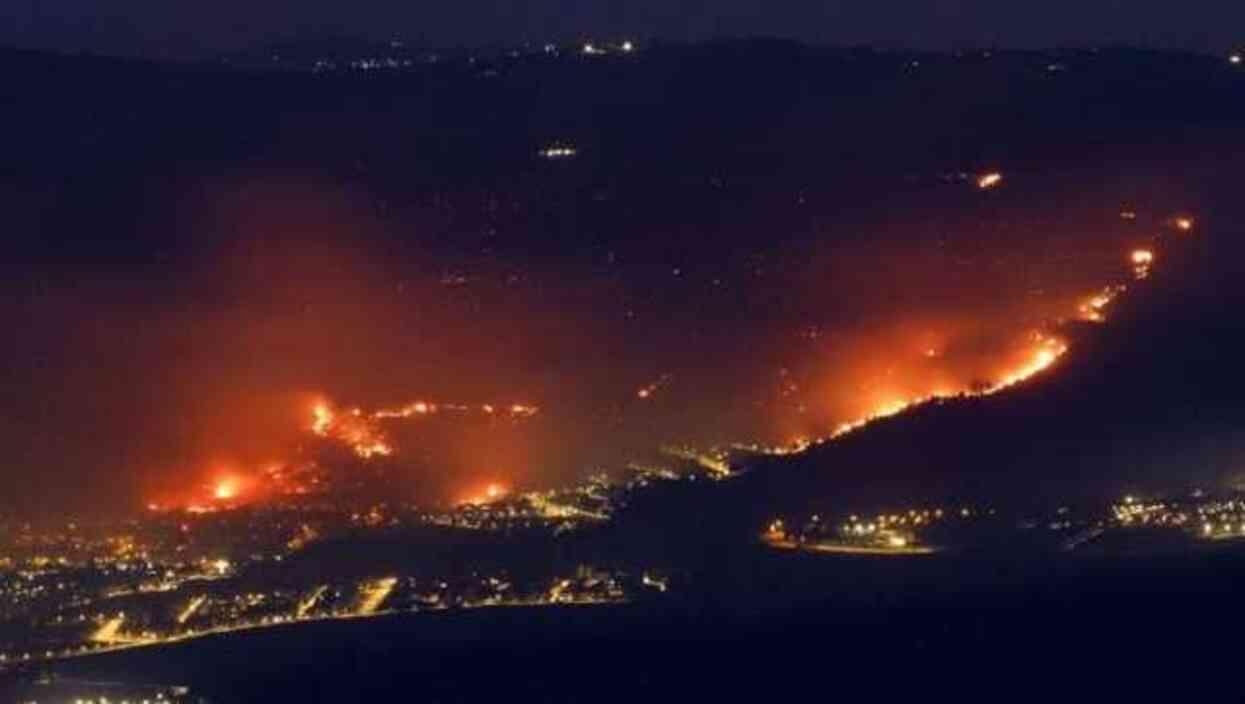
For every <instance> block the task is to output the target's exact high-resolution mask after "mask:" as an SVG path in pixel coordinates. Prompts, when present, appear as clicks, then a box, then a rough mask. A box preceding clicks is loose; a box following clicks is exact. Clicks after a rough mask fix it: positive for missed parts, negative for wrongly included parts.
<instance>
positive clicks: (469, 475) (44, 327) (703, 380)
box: [14, 171, 1188, 508]
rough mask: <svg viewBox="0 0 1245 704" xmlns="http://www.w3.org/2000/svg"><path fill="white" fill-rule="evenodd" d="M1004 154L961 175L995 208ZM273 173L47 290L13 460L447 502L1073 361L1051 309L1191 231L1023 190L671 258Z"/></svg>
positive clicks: (212, 190)
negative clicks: (401, 208)
mask: <svg viewBox="0 0 1245 704" xmlns="http://www.w3.org/2000/svg"><path fill="white" fill-rule="evenodd" d="M1008 173H1009V175H1008V179H1007V181H1006V185H1005V186H1001V187H999V188H997V189H995V190H994V191H992V192H991V193H989V194H983V193H979V192H978V191H977V189H973V188H968V189H962V190H966V191H968V192H970V193H971V194H972V196H973V197H977V198H981V199H988V200H989V201H990V202H991V203H995V202H1002V199H1004V198H1006V197H1007V196H1008V194H1009V193H1011V192H1012V191H1013V189H1015V188H1017V187H1018V186H1017V182H1018V180H1019V177H1014V176H1013V175H1012V173H1011V172H1010V171H1009V172H1008ZM259 181H264V182H281V181H282V179H281V178H278V177H273V176H272V175H266V176H265V178H263V179H245V178H243V179H241V180H234V181H230V180H229V179H222V182H221V183H218V184H208V185H205V186H202V187H201V188H199V189H198V190H197V191H195V193H197V195H196V196H194V197H193V198H188V200H187V202H186V203H184V204H181V205H180V207H179V211H178V212H179V217H180V218H181V219H182V220H181V221H179V222H178V223H177V224H178V227H172V228H170V229H171V230H173V231H176V232H188V233H191V234H187V235H185V237H186V238H187V239H188V241H190V242H191V243H192V244H190V245H185V247H186V248H192V250H193V251H190V252H189V254H185V257H186V260H185V261H186V262H190V263H191V264H193V265H187V264H185V262H181V263H179V261H178V260H176V258H174V259H172V260H169V261H168V262H165V263H163V264H162V265H161V266H163V267H165V270H163V271H162V272H161V273H160V274H159V275H158V276H157V275H153V276H152V277H150V278H151V279H160V277H161V276H163V277H164V278H163V279H160V280H156V281H154V282H152V281H139V280H137V279H133V278H124V277H116V278H115V279H114V278H109V277H106V276H97V277H95V278H93V279H83V280H81V281H76V282H75V283H74V285H73V286H72V287H70V286H68V285H66V286H64V287H62V288H58V289H54V290H53V291H52V292H51V293H49V294H48V295H47V296H45V297H44V298H42V299H40V300H39V301H37V302H36V304H32V307H33V309H34V310H36V311H37V313H38V315H32V316H30V322H28V323H27V324H25V327H24V328H22V329H24V330H26V331H27V332H26V334H25V335H24V336H23V337H22V338H21V339H19V341H18V342H19V344H22V345H25V346H26V347H28V348H30V349H31V350H33V351H34V352H32V353H31V355H29V356H30V357H31V358H38V359H40V360H42V363H44V364H46V366H47V370H40V369H35V370H33V372H32V373H31V374H28V375H27V376H29V377H30V381H28V382H27V381H22V382H21V383H23V384H29V386H30V388H32V389H38V390H39V395H38V398H40V399H41V400H40V403H39V404H38V405H36V406H32V408H31V409H26V410H25V413H26V414H27V416H26V418H27V419H26V420H25V421H23V424H22V425H21V426H19V427H18V429H17V430H15V431H14V433H16V435H15V437H18V438H24V440H23V442H26V443H27V445H25V446H24V447H26V448H27V449H25V450H23V451H22V452H20V453H19V454H18V456H17V457H16V458H15V460H14V461H16V462H21V463H24V464H27V465H30V466H52V467H54V468H59V469H57V470H56V471H54V472H51V473H50V474H49V476H53V477H58V480H57V482H58V483H59V484H62V485H66V486H78V485H80V486H82V487H83V488H82V489H81V494H82V497H81V498H84V499H87V500H86V501H85V502H86V503H90V501H89V499H90V497H91V494H92V491H88V490H87V489H86V488H85V487H87V486H90V487H92V490H97V489H100V488H101V487H102V491H104V492H106V495H107V496H108V497H109V502H112V503H115V504H117V505H118V506H125V505H130V506H132V505H135V504H136V503H140V502H141V503H142V504H147V503H152V504H155V505H156V506H159V507H168V506H188V505H194V506H200V507H203V508H213V507H215V508H221V507H224V506H232V505H247V504H251V503H253V502H257V501H264V500H267V499H268V498H269V497H271V496H282V495H291V494H300V493H310V492H315V491H317V490H318V487H319V486H320V485H319V484H317V483H316V482H319V481H321V476H322V474H324V473H325V472H328V471H335V470H342V471H343V472H346V473H351V472H353V473H357V474H363V473H367V472H371V471H381V470H383V471H385V472H388V473H389V475H390V476H392V477H393V478H394V480H395V481H396V483H397V485H398V486H399V487H400V488H401V491H400V492H397V493H395V497H394V498H395V500H396V499H398V498H410V499H412V500H416V501H420V502H427V503H440V504H450V503H456V502H461V501H464V500H467V499H474V498H480V497H484V498H486V499H488V498H490V496H489V490H488V487H489V486H490V485H496V486H497V487H500V490H501V491H503V492H505V491H512V490H513V491H521V490H525V489H527V488H529V487H538V486H549V485H554V484H559V483H562V482H565V481H568V480H571V479H574V478H578V477H582V476H584V475H585V474H587V473H590V472H596V471H601V470H607V471H608V470H613V469H617V468H620V467H623V466H625V465H626V464H627V463H628V462H631V461H636V460H644V459H646V458H650V457H651V456H652V454H653V453H654V452H655V451H656V449H657V448H660V447H662V446H663V445H667V444H679V443H686V444H690V445H694V446H698V447H707V446H710V445H726V444H731V443H736V442H741V443H748V442H761V443H767V444H788V443H791V442H794V441H795V440H797V439H799V438H815V437H825V436H826V435H828V434H830V433H832V432H833V431H834V429H836V428H838V427H841V426H842V425H843V424H845V423H851V422H853V421H856V420H859V419H861V418H867V417H870V416H874V415H877V414H879V413H885V412H889V411H893V410H895V409H899V408H902V407H903V406H904V405H905V404H907V403H910V402H912V401H913V400H916V399H921V398H926V397H930V396H940V395H951V394H957V393H963V392H965V391H973V390H982V389H988V388H991V387H995V386H997V385H999V384H1002V383H1005V382H1007V381H1008V380H1010V379H1013V378H1014V377H1015V376H1016V375H1017V374H1018V373H1022V372H1025V371H1026V370H1031V369H1033V368H1034V367H1035V366H1044V365H1046V364H1049V363H1051V362H1052V361H1053V356H1052V355H1054V356H1057V354H1055V353H1054V351H1053V350H1054V349H1055V348H1054V347H1052V345H1053V344H1055V343H1052V342H1051V341H1050V340H1051V339H1052V338H1051V337H1049V335H1050V334H1052V332H1053V330H1052V328H1051V323H1052V321H1055V320H1058V319H1074V318H1079V319H1084V320H1099V319H1103V318H1106V319H1109V317H1110V313H1111V307H1112V306H1113V305H1115V304H1114V303H1112V299H1114V298H1116V297H1117V296H1118V294H1119V290H1118V289H1116V288H1115V287H1116V286H1118V285H1119V284H1120V283H1122V282H1128V281H1129V280H1130V279H1131V278H1132V274H1133V273H1134V272H1133V271H1132V269H1131V267H1133V266H1135V265H1138V264H1139V263H1138V262H1136V261H1134V260H1132V259H1130V256H1132V255H1130V254H1129V253H1130V252H1131V250H1132V249H1140V248H1139V247H1137V245H1138V244H1141V243H1145V242H1146V240H1145V239H1144V238H1142V237H1141V236H1139V231H1138V229H1136V228H1139V227H1141V226H1142V224H1143V223H1149V224H1153V223H1158V224H1159V226H1160V227H1161V226H1162V225H1163V223H1168V222H1171V223H1174V224H1172V225H1169V226H1168V227H1169V228H1170V229H1174V230H1177V231H1180V232H1183V231H1184V228H1183V227H1182V226H1181V225H1180V224H1179V221H1172V220H1171V214H1170V213H1171V212H1172V211H1167V212H1164V213H1161V214H1153V213H1150V214H1147V213H1146V212H1145V211H1144V210H1143V209H1142V208H1141V207H1140V206H1139V205H1138V206H1130V208H1135V209H1136V210H1137V211H1138V213H1139V215H1138V216H1137V218H1136V219H1135V220H1126V219H1122V218H1120V217H1119V210H1120V203H1121V202H1122V199H1121V198H1110V199H1103V202H1102V203H1100V204H1096V207H1095V209H1094V210H1092V211H1084V210H1080V209H1071V210H1069V212H1068V213H1066V214H1064V215H1062V216H1061V217H1063V220H1062V221H1054V222H1053V221H1052V218H1053V217H1054V216H1052V215H1051V214H1050V213H1049V212H1047V213H1042V214H1041V217H1040V218H1039V217H1035V218H1034V219H1033V221H1032V222H1030V221H1027V220H1025V219H1024V217H1025V215H1026V214H1031V211H1030V210H1027V208H1030V207H1031V206H1029V205H1027V204H1026V205H1023V206H1018V207H1019V208H1020V209H1019V210H1010V211H1006V217H1004V216H1001V215H1000V216H993V215H991V213H988V212H987V213H983V212H980V211H978V210H972V209H969V210H968V213H969V214H968V215H964V214H957V215H955V216H954V217H953V216H945V217H943V218H942V219H938V218H931V217H929V213H927V212H922V211H914V212H913V214H912V215H911V216H908V215H905V216H904V217H905V221H904V222H895V221H894V218H895V217H898V216H896V215H894V214H895V213H902V212H904V209H903V207H902V204H890V203H888V204H887V205H886V207H885V208H879V211H881V212H880V213H879V214H877V215H876V216H875V219H873V220H870V221H866V222H852V223H846V224H843V223H839V222H837V221H834V220H833V219H832V216H831V215H826V216H824V222H823V221H821V220H819V221H817V222H816V223H814V226H813V229H814V234H812V235H807V236H804V237H802V238H796V237H794V236H792V237H791V238H789V240H782V241H771V240H770V239H765V238H764V237H761V238H760V244H756V243H751V244H749V245H748V246H746V247H745V246H742V245H741V246H736V247H734V248H729V247H725V246H723V248H722V251H716V250H715V249H714V245H713V244H712V243H709V242H708V240H696V243H695V246H694V247H693V246H688V247H687V248H686V249H679V250H677V251H676V250H674V249H673V248H670V247H667V244H666V243H665V242H664V241H663V239H662V238H661V237H659V236H658V235H659V234H661V233H657V234H654V235H652V236H651V240H652V241H645V242H643V243H642V244H643V248H641V247H640V245H635V247H636V249H634V250H625V249H623V248H622V247H623V245H620V247H619V251H617V252H612V258H611V256H607V255H604V254H600V253H598V252H595V251H593V252H589V253H587V254H581V253H570V254H567V255H566V256H565V258H564V259H559V260H557V261H550V260H548V259H541V258H538V257H527V256H526V255H524V254H523V251H522V248H521V247H516V248H514V249H513V250H512V251H510V252H509V253H505V255H504V256H503V255H502V254H497V255H495V256H491V257H480V256H478V253H477V252H475V251H473V252H471V253H468V254H463V253H461V252H459V251H456V250H451V249H450V248H449V245H445V244H444V243H442V242H440V241H439V240H437V236H439V235H440V234H441V230H440V229H438V228H439V227H442V225H441V224H440V223H439V221H437V220H435V219H434V218H433V217H432V216H428V217H427V218H426V219H421V218H420V217H412V218H411V219H410V220H409V221H404V222H402V223H398V224H395V223H392V222H380V221H379V220H378V219H377V215H376V209H375V208H374V207H371V206H370V205H369V202H368V200H367V198H366V197H365V196H363V195H361V194H359V193H356V192H349V191H345V190H344V189H342V188H341V187H340V186H339V185H337V184H329V183H321V182H308V181H306V180H302V181H299V180H297V179H285V183H284V184H283V185H280V186H267V185H265V186H260V185H256V183H258V182H259ZM998 207H1003V206H998ZM1044 207H1046V208H1048V209H1053V210H1055V211H1058V208H1057V207H1056V206H1052V205H1049V204H1047V205H1046V206H1044ZM957 212H959V211H957ZM1181 217H1188V216H1181ZM1147 218H1149V220H1148V221H1147ZM982 222H984V223H985V224H982ZM1005 228H1006V230H1007V232H1008V233H1009V235H1010V236H1009V237H999V236H997V234H998V232H999V231H1000V230H1003V229H1005ZM1143 232H1144V231H1143ZM1181 236H1184V235H1181ZM757 237H760V235H757ZM766 237H768V235H766ZM663 247H667V248H666V249H663ZM1146 251H1148V252H1150V257H1149V258H1148V259H1147V261H1146V262H1143V263H1144V264H1146V265H1147V267H1161V264H1162V261H1163V259H1162V256H1163V255H1162V249H1161V248H1158V247H1153V248H1148V249H1146ZM671 261H675V262H676V263H677V266H671V265H670V262H671ZM1147 270H1148V269H1147ZM603 271H604V272H605V273H602V272H603ZM41 320H42V321H46V322H42V323H41V322H40V321H41ZM1035 333H1044V334H1046V335H1048V336H1047V337H1042V338H1037V337H1035ZM49 351H54V352H49ZM16 393H17V395H19V396H22V397H26V396H27V395H29V396H31V397H34V394H33V392H31V393H30V394H25V392H22V391H21V390H20V389H19V391H18V392H16ZM54 438H56V439H60V438H66V441H65V442H64V443H61V445H63V447H61V446H60V445H58V443H57V442H55V441H54ZM67 477H71V478H73V479H72V480H70V479H66V478H67ZM313 479H314V480H315V481H314V482H313V481H312V480H313ZM62 480H63V481H62ZM75 481H76V482H77V485H75V483H74V482H75ZM75 491H77V490H75ZM109 492H110V493H109Z"/></svg>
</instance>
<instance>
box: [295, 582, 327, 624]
mask: <svg viewBox="0 0 1245 704" xmlns="http://www.w3.org/2000/svg"><path fill="white" fill-rule="evenodd" d="M327 590H328V586H327V585H321V586H319V587H316V589H315V591H313V592H311V594H309V595H307V598H306V599H303V600H302V601H300V602H298V608H297V609H296V610H295V612H294V618H298V619H302V618H306V617H307V613H308V612H310V611H311V609H312V608H314V607H315V605H316V602H317V601H319V600H320V597H321V596H324V592H325V591H327Z"/></svg>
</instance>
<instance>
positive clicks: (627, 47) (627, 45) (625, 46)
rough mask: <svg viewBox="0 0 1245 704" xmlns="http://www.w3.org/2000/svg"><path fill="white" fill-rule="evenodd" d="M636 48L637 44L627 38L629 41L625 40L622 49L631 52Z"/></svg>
mask: <svg viewBox="0 0 1245 704" xmlns="http://www.w3.org/2000/svg"><path fill="white" fill-rule="evenodd" d="M634 49H635V45H633V44H632V43H631V40H627V41H625V42H623V43H622V50H623V51H626V52H628V53H630V52H631V51H632V50H634Z"/></svg>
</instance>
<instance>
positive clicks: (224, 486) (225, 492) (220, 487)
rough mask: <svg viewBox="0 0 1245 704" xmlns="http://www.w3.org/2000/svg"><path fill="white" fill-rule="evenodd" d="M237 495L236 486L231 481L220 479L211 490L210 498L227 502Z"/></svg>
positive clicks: (235, 483)
mask: <svg viewBox="0 0 1245 704" xmlns="http://www.w3.org/2000/svg"><path fill="white" fill-rule="evenodd" d="M237 495H238V484H237V482H235V481H234V480H232V479H222V480H220V481H219V482H217V483H216V486H215V488H213V489H212V496H213V497H215V498H216V500H217V501H228V500H229V499H232V498H234V497H235V496H237Z"/></svg>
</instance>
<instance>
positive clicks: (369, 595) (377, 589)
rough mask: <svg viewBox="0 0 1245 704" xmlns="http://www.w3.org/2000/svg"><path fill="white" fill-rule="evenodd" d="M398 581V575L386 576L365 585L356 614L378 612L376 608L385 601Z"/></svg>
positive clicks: (364, 614) (367, 614)
mask: <svg viewBox="0 0 1245 704" xmlns="http://www.w3.org/2000/svg"><path fill="white" fill-rule="evenodd" d="M397 583H398V579H397V578H396V577H386V578H384V579H378V580H376V581H375V582H371V583H369V584H367V585H365V586H364V587H363V590H362V599H360V601H359V608H358V610H356V611H355V615H356V616H370V615H372V614H374V613H376V610H377V609H379V608H380V605H381V604H383V603H384V602H385V599H387V598H389V594H390V593H391V592H392V591H393V587H394V585H396V584H397Z"/></svg>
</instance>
